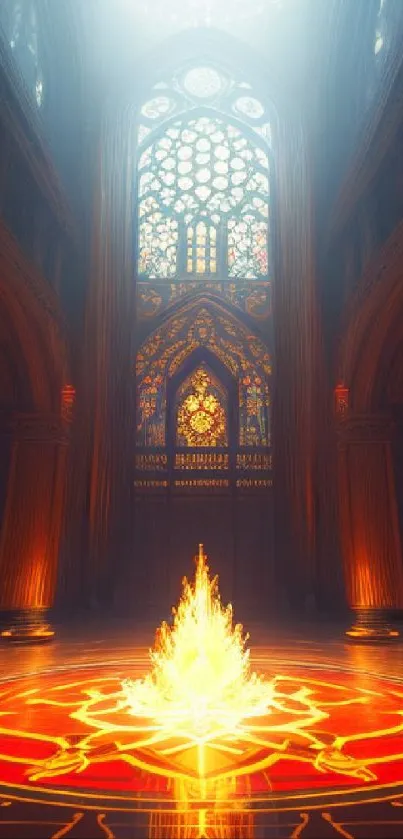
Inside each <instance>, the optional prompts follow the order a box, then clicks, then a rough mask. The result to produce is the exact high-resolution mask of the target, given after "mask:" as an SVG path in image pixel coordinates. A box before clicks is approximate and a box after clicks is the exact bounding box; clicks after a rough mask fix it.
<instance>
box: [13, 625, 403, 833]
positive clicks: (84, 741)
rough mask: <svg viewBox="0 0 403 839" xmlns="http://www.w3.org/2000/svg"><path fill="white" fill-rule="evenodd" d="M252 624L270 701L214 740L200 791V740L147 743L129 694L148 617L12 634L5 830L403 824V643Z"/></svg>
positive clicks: (250, 829)
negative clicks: (194, 767) (35, 635)
mask: <svg viewBox="0 0 403 839" xmlns="http://www.w3.org/2000/svg"><path fill="white" fill-rule="evenodd" d="M248 628H249V627H248ZM249 629H250V633H251V646H252V663H253V666H254V669H256V670H257V671H259V672H262V673H264V674H265V677H266V678H267V679H272V680H273V696H272V707H271V708H270V710H269V712H268V714H267V716H265V717H264V718H262V719H261V720H259V721H257V723H256V721H254V723H253V725H245V726H244V727H243V728H242V732H238V735H237V738H236V740H233V741H231V744H230V746H229V744H228V738H227V739H226V740H225V738H223V737H222V735H221V734H219V733H218V734H217V738H216V742H214V743H210V744H209V749H210V750H211V749H213V750H215V751H214V753H215V755H216V756H217V755H218V756H219V762H218V763H217V762H216V763H215V766H218V765H219V767H220V771H219V772H217V771H215V773H214V777H213V776H211V778H210V779H207V781H206V782H205V784H204V793H203V795H204V799H203V801H204V803H202V804H201V802H200V789H199V787H198V785H197V783H196V782H194V780H192V777H191V772H190V770H189V765H190V763H191V761H190V762H189V761H188V762H187V758H186V755H188V754H190V748H189V747H188V746H186V747H185V745H184V744H183V743H181V744H180V746H181V749H180V750H179V753H178V750H177V749H176V747H175V749H172V747H171V745H170V744H169V743H167V741H166V739H165V740H164V737H162V735H161V732H157V735H158V736H154V734H155V732H154V734H153V737H154V740H153V747H152V748H151V747H150V732H149V731H148V730H147V731H145V729H144V728H143V729H141V727H139V725H138V724H137V723H138V721H136V720H135V719H134V718H133V716H130V710H129V709H128V708H127V704H125V698H124V696H123V695H122V690H121V683H122V680H123V679H124V678H125V677H128V676H129V677H132V678H133V677H134V678H136V677H138V676H140V675H142V674H144V673H145V671H146V670H147V669H148V648H149V646H150V645H151V644H152V641H153V630H152V629H151V628H150V629H143V630H142V631H141V632H140V631H139V629H133V628H129V627H126V628H125V629H122V628H115V629H110V630H108V632H107V633H106V631H105V628H104V629H103V630H102V629H101V628H99V627H95V626H94V627H93V628H92V629H91V628H88V626H87V628H86V630H85V635H84V634H82V633H80V632H79V630H78V629H76V630H75V631H73V630H71V631H69V633H64V634H63V633H62V632H59V635H58V638H57V640H56V641H55V642H53V643H52V644H49V645H48V646H43V647H9V648H8V647H2V648H0V667H1V673H2V674H3V677H2V679H1V680H0V839H9V837H12V838H13V839H14V837H15V839H25V837H26V839H45V837H46V839H51V837H53V839H59V838H60V839H61V837H64V836H68V837H70V839H98V837H99V839H101V837H107V839H113V837H116V839H126V838H127V839H129V838H130V839H137V837H138V838H139V839H193V837H197V836H199V837H200V836H206V837H212V839H213V837H217V839H252V837H254V839H286V837H287V839H291V837H292V838H293V839H298V837H303V839H327V837H329V839H330V837H337V836H342V837H345V839H346V837H347V839H348V837H353V839H381V837H384V839H394V838H395V839H401V837H402V836H403V645H402V646H401V645H400V644H397V645H396V646H393V647H392V646H390V647H363V646H354V645H351V644H347V643H344V642H343V640H340V639H342V634H341V631H337V632H336V631H335V632H334V633H330V632H328V633H327V634H326V633H324V631H323V629H320V630H318V631H317V632H315V631H314V630H311V631H309V632H308V630H307V631H306V632H305V633H302V632H297V633H294V634H292V635H291V633H287V632H281V633H279V632H278V631H277V632H276V631H274V630H268V629H267V630H264V629H263V628H262V627H250V628H249ZM319 639H320V640H319ZM274 677H275V678H274ZM147 738H148V739H147ZM220 738H221V739H220ZM157 746H158V748H157ZM186 750H187V751H186ZM207 752H208V750H207V751H206V755H207V757H206V760H207V763H206V766H207V767H208V753H207ZM168 754H169V762H168V757H167V755H168ZM233 754H236V763H234V764H233V766H234V767H235V769H234V771H231V765H232V764H231V760H232V759H233V758H232V757H231V755H233ZM184 755H185V757H184ZM164 767H169V771H168V768H167V771H166V772H165V771H164ZM186 773H188V777H187V774H186ZM207 776H208V771H206V777H207ZM177 778H180V779H182V780H180V781H178V780H177ZM183 778H184V779H185V781H184V783H185V786H186V784H187V787H186V789H187V798H186V806H184V798H183V795H182V797H181V804H180V805H178V804H177V803H176V802H177V801H178V798H177V795H176V793H177V790H178V786H177V784H178V783H182V781H183ZM175 779H176V780H175ZM182 793H183V784H182ZM217 796H218V798H217ZM213 799H214V801H215V804H214V806H213V807H211V806H210V807H208V804H206V802H208V801H212V800H213ZM217 801H218V802H219V803H218V804H217ZM200 808H201V809H202V812H203V814H202V816H201V815H200V812H201V809H200Z"/></svg>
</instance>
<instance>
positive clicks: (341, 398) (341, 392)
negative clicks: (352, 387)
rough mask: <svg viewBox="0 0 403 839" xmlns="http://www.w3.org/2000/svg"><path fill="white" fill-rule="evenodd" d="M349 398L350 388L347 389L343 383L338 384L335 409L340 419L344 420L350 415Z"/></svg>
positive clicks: (335, 393)
mask: <svg viewBox="0 0 403 839" xmlns="http://www.w3.org/2000/svg"><path fill="white" fill-rule="evenodd" d="M348 398H349V389H348V387H345V386H344V385H343V384H342V383H340V384H338V385H337V386H336V387H335V389H334V408H335V413H336V416H337V417H338V418H342V417H344V416H346V414H347V413H348Z"/></svg>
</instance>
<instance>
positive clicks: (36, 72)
mask: <svg viewBox="0 0 403 839" xmlns="http://www.w3.org/2000/svg"><path fill="white" fill-rule="evenodd" d="M37 17H38V16H37V11H36V7H35V3H34V2H33V0H15V2H13V3H8V4H7V3H3V4H1V8H0V21H1V25H2V28H3V29H4V32H5V35H6V38H7V40H8V43H9V45H10V48H11V50H12V52H13V54H14V57H15V60H16V62H17V64H18V67H19V70H20V72H21V75H22V77H23V79H24V81H25V83H26V85H27V87H28V88H29V89H30V90H31V92H32V95H33V97H34V99H35V102H36V104H37V106H38V108H40V107H41V106H42V104H43V95H44V82H43V75H42V70H41V67H40V62H39V34H38V19H37Z"/></svg>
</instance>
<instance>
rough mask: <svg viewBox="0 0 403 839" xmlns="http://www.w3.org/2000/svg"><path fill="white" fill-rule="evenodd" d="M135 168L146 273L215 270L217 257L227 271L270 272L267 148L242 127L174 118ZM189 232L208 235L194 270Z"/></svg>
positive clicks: (142, 267)
mask: <svg viewBox="0 0 403 839" xmlns="http://www.w3.org/2000/svg"><path fill="white" fill-rule="evenodd" d="M149 104H150V103H149ZM138 170H139V180H138V190H139V273H140V276H141V277H143V278H146V279H166V278H174V277H178V278H179V279H180V277H181V274H182V273H197V274H199V275H200V274H209V273H215V270H216V268H217V259H219V258H220V256H221V260H220V264H221V265H222V266H224V268H225V266H227V267H226V270H227V273H228V275H229V276H230V277H242V278H248V279H258V278H265V277H267V274H268V214H269V213H268V201H269V161H268V155H267V154H266V152H265V151H264V150H263V149H262V148H261V147H260V146H259V145H258V144H255V143H254V142H252V141H251V140H250V138H249V136H248V135H247V134H246V133H243V131H242V130H241V129H240V128H239V127H238V126H235V125H232V124H231V123H228V122H226V121H224V120H223V119H220V118H218V117H215V116H214V117H213V116H211V117H210V116H204V115H203V116H198V117H196V118H194V119H188V120H177V121H175V122H173V123H172V124H171V125H170V126H169V128H167V129H166V131H165V133H164V134H163V135H162V136H159V137H158V138H157V139H155V140H154V141H153V142H151V143H150V145H148V146H147V148H146V149H145V150H144V151H143V153H142V154H141V156H140V160H139V166H138ZM203 224H204V225H205V228H206V229H205V230H203V234H202V232H201V231H202V228H201V227H200V225H203ZM239 225H243V226H244V227H245V230H246V236H244V235H241V234H240V227H239ZM197 228H199V231H200V233H199V234H198V231H197ZM190 231H193V233H192V236H193V237H196V238H197V236H198V235H199V239H200V238H201V236H202V235H203V236H204V241H203V243H201V242H199V245H198V250H199V253H198V257H199V259H198V260H196V262H195V261H194V259H193V252H192V254H191V255H190V256H191V260H192V271H190V270H189V267H190V261H189V249H190V250H192V248H193V244H194V243H193V242H192V244H191V246H190V243H189V237H190V235H191V234H190ZM212 231H214V233H213V232H212ZM215 231H217V234H218V235H216V233H215ZM213 236H214V239H215V241H214V244H213V242H212V237H213ZM244 244H245V247H244ZM210 247H212V248H214V255H211V258H210V253H209V252H208V251H209V248H210ZM202 251H204V252H202ZM264 252H265V254H264ZM181 253H183V258H182V259H181V257H180V254H181ZM203 266H204V267H203Z"/></svg>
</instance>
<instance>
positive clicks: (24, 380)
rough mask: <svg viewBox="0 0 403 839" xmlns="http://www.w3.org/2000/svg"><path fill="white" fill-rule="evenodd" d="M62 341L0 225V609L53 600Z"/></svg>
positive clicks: (62, 461) (47, 304)
mask: <svg viewBox="0 0 403 839" xmlns="http://www.w3.org/2000/svg"><path fill="white" fill-rule="evenodd" d="M66 382H68V362H67V347H66V342H65V339H64V336H63V333H62V328H61V319H60V316H59V312H58V306H57V302H56V299H55V297H54V295H53V293H52V291H51V289H50V288H49V287H48V286H47V285H46V283H45V281H44V280H43V279H42V277H41V276H40V275H39V274H37V273H36V271H35V270H34V269H33V268H32V266H30V265H29V263H27V262H26V260H25V258H24V257H23V256H22V254H21V252H20V251H19V249H18V246H17V245H16V243H15V241H14V240H13V238H12V237H11V236H10V234H9V233H8V231H7V230H6V229H5V228H3V227H2V228H1V229H0V387H1V427H0V439H1V451H2V454H3V455H4V457H2V473H1V508H0V513H1V534H0V571H1V579H2V589H1V593H0V611H1V612H2V616H3V617H2V620H3V623H4V622H6V623H7V620H8V618H7V615H9V616H10V621H12V620H13V618H12V615H13V613H15V612H16V611H21V610H23V611H24V610H32V609H34V610H43V609H47V608H49V607H50V606H51V605H52V603H53V598H54V593H55V586H56V576H57V561H58V549H59V538H60V531H61V523H62V515H63V499H64V480H65V467H66V443H67V429H66V426H65V423H64V421H63V417H62V411H63V399H62V397H63V386H64V384H66Z"/></svg>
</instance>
